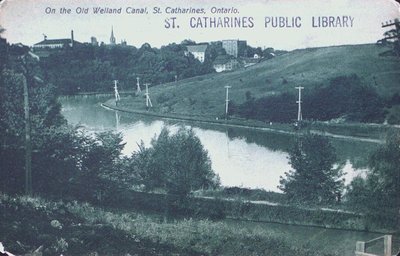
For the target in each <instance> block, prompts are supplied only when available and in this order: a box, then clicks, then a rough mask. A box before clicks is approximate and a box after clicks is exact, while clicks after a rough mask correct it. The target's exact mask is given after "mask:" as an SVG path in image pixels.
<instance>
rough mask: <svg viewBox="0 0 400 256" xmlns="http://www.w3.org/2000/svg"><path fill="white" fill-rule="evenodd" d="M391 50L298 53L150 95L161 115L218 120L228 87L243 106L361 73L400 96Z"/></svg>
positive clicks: (132, 101) (131, 103) (158, 88)
mask: <svg viewBox="0 0 400 256" xmlns="http://www.w3.org/2000/svg"><path fill="white" fill-rule="evenodd" d="M385 50H387V48H385V47H382V46H377V45H373V44H369V45H346V46H334V47H324V48H310V49H302V50H294V51H292V52H289V53H286V54H283V55H280V56H277V57H275V58H273V59H270V60H266V61H263V62H261V63H259V64H256V65H254V66H252V67H249V68H242V69H239V70H237V71H234V72H225V73H219V74H209V75H204V76H199V77H194V78H190V79H185V80H182V81H178V82H176V83H169V84H164V85H155V86H152V87H151V88H150V89H149V91H150V95H151V99H152V102H153V105H154V110H155V111H158V112H161V113H177V114H190V115H195V114H197V115H199V114H200V115H205V116H213V117H217V116H222V115H223V113H224V110H225V108H224V104H225V102H224V100H225V88H224V86H225V85H230V86H232V88H231V89H230V92H229V94H230V98H231V99H232V100H233V101H234V102H235V103H238V104H240V103H243V102H244V101H245V100H246V97H245V94H246V92H247V91H249V92H250V93H251V95H252V96H253V97H256V98H259V97H262V96H267V95H273V94H279V93H282V92H292V93H296V91H295V88H294V87H295V86H299V85H301V86H304V87H305V89H304V90H305V91H310V90H312V88H314V87H317V86H322V85H327V84H328V83H329V80H330V79H331V78H334V77H337V76H343V75H350V74H356V75H358V76H359V77H360V78H361V79H362V81H363V82H364V83H365V84H368V85H370V86H373V87H375V88H376V89H377V91H378V92H379V93H380V94H381V95H382V96H386V97H390V96H391V95H392V94H393V93H395V92H400V87H399V84H398V81H400V60H399V59H398V58H395V57H380V56H379V53H381V52H384V51H385ZM144 102H145V100H144V96H139V97H134V98H130V97H128V98H126V99H125V100H123V102H122V105H123V106H125V107H131V108H135V109H144V108H145V104H144ZM305 116H306V114H305Z"/></svg>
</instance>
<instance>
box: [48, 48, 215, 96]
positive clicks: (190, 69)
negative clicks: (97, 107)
mask: <svg viewBox="0 0 400 256" xmlns="http://www.w3.org/2000/svg"><path fill="white" fill-rule="evenodd" d="M185 50H186V47H185V46H184V45H178V44H170V45H168V46H165V47H161V49H157V48H152V47H151V46H150V45H149V44H143V45H142V46H141V47H140V48H136V47H133V46H113V47H111V46H93V45H77V46H75V47H74V48H70V47H65V48H63V49H62V50H58V51H54V52H53V53H52V54H51V55H50V56H49V57H47V58H42V59H41V66H42V69H43V70H44V73H45V79H46V80H47V81H49V82H51V83H52V84H54V85H55V86H56V87H57V88H58V89H59V92H60V93H61V94H75V93H78V92H99V91H103V92H104V91H111V90H112V88H113V83H112V80H115V79H116V80H119V85H120V88H121V89H123V90H129V89H136V78H137V77H139V78H140V82H141V84H143V83H150V84H152V85H156V84H160V83H166V82H172V81H174V80H175V76H177V77H176V78H177V79H183V78H188V77H192V76H198V75H202V74H206V73H210V72H213V71H214V70H213V69H212V65H211V63H210V62H205V63H200V61H198V60H196V59H195V58H194V57H193V56H192V55H185V53H184V52H185Z"/></svg>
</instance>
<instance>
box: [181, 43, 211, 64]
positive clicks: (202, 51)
mask: <svg viewBox="0 0 400 256" xmlns="http://www.w3.org/2000/svg"><path fill="white" fill-rule="evenodd" d="M207 47H208V44H197V45H188V46H186V48H187V52H186V55H187V54H188V53H191V54H193V56H194V58H195V59H198V60H199V61H200V62H201V63H203V62H204V60H205V58H206V50H207Z"/></svg>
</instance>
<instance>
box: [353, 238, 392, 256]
mask: <svg viewBox="0 0 400 256" xmlns="http://www.w3.org/2000/svg"><path fill="white" fill-rule="evenodd" d="M357 252H365V242H362V241H357V243H356V255H357ZM385 256H386V255H385Z"/></svg>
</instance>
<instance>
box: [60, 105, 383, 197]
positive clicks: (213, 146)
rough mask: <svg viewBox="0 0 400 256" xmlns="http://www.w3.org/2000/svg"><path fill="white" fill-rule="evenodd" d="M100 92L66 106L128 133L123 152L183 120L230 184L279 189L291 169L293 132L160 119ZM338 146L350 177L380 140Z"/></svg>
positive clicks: (77, 119)
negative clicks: (116, 107)
mask: <svg viewBox="0 0 400 256" xmlns="http://www.w3.org/2000/svg"><path fill="white" fill-rule="evenodd" d="M105 100H107V98H104V99H98V98H86V99H82V98H64V99H63V100H62V101H61V102H62V105H63V109H62V112H63V114H64V116H65V117H66V118H67V120H68V121H69V122H70V123H72V124H81V125H84V126H85V127H86V128H87V129H89V130H93V131H101V130H116V131H119V132H121V133H122V134H123V136H124V142H126V146H125V148H124V151H123V153H124V154H126V155H130V154H132V153H133V152H134V151H136V150H137V149H138V144H140V143H141V141H143V142H144V143H145V145H146V146H149V145H150V142H151V139H152V138H153V137H154V136H156V135H157V134H159V133H160V131H161V129H162V127H163V126H166V127H168V128H169V129H170V130H171V131H172V132H174V131H177V130H178V128H179V126H180V125H184V126H186V127H192V128H193V129H194V131H195V133H196V134H197V136H198V137H199V138H200V140H201V142H202V143H203V145H204V147H205V148H206V149H207V150H208V152H209V155H210V158H211V161H212V167H213V169H214V170H215V171H216V172H217V173H218V174H219V176H220V178H221V182H222V184H223V185H225V186H243V187H251V188H264V189H266V190H271V191H279V190H278V189H277V185H278V184H279V177H280V176H281V175H284V172H286V171H288V170H290V165H289V164H288V159H287V157H288V153H287V152H288V150H289V149H290V148H291V147H292V145H293V143H294V141H295V137H294V136H293V135H288V134H280V133H274V132H265V131H257V130H249V129H244V128H231V127H229V128H226V127H223V126H217V125H212V124H198V123H187V122H185V123H184V122H179V121H165V120H157V119H154V118H149V117H145V116H140V115H133V114H129V113H121V112H115V111H110V110H106V109H104V108H102V107H101V106H100V105H99V102H103V101H105ZM331 141H332V143H333V145H334V146H335V148H336V149H337V150H336V151H337V155H338V158H339V163H342V164H343V165H344V171H345V172H346V173H347V175H346V183H348V182H349V181H350V180H351V179H352V178H354V177H355V176H357V175H359V174H361V173H363V172H365V168H366V166H367V158H368V155H369V154H370V153H371V152H372V151H373V150H375V148H376V147H377V145H375V144H373V143H367V142H354V141H350V142H349V141H344V140H338V139H335V140H334V139H332V140H331Z"/></svg>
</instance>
